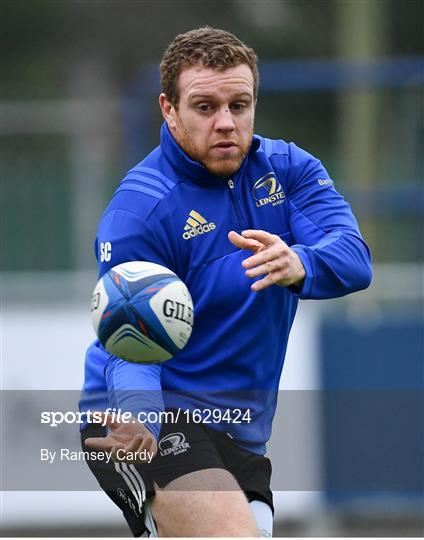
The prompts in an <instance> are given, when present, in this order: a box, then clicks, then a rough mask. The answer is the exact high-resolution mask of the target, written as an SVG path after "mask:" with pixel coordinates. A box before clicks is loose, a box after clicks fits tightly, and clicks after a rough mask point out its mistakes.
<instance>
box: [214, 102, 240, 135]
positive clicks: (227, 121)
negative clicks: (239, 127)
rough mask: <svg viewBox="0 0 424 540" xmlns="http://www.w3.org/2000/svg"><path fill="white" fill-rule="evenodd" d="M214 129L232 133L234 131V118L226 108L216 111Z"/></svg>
mask: <svg viewBox="0 0 424 540" xmlns="http://www.w3.org/2000/svg"><path fill="white" fill-rule="evenodd" d="M215 129H216V130H217V131H233V130H234V129H235V123H234V118H233V115H232V114H231V111H230V109H229V108H228V107H222V108H220V109H219V110H218V111H217V116H216V120H215Z"/></svg>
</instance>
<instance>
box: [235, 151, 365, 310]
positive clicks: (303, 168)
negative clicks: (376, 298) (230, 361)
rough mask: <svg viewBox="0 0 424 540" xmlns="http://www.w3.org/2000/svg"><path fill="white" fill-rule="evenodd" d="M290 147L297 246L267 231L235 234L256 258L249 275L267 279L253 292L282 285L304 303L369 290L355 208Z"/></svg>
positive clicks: (293, 227) (289, 190) (292, 222)
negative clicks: (303, 300) (353, 212)
mask: <svg viewBox="0 0 424 540" xmlns="http://www.w3.org/2000/svg"><path fill="white" fill-rule="evenodd" d="M289 147H290V154H289V157H288V158H289V159H290V163H289V166H288V167H287V170H288V173H287V178H286V189H287V193H286V196H287V204H289V205H290V228H291V233H292V235H293V237H294V239H295V242H296V244H294V245H292V246H291V247H289V246H287V245H286V244H285V243H284V242H283V241H282V240H281V239H280V238H279V237H278V236H276V235H272V234H269V233H266V232H264V231H243V236H240V235H238V234H237V233H235V232H233V231H232V232H231V233H230V235H229V239H230V240H231V241H232V242H233V243H234V244H235V245H236V246H237V247H240V248H241V249H249V250H251V251H253V252H254V255H253V256H251V257H249V258H248V259H245V260H244V261H243V266H244V267H245V268H246V269H247V270H246V275H247V276H248V277H258V276H260V275H263V274H266V276H265V277H264V278H263V279H261V280H259V281H256V282H255V283H254V284H253V285H252V289H253V290H261V289H263V288H265V287H268V286H270V285H273V284H276V285H280V286H284V287H287V286H288V287H290V288H291V290H292V292H294V293H295V294H298V296H299V297H300V298H315V299H322V298H335V297H338V296H343V295H346V294H349V293H351V292H355V291H358V290H361V289H365V288H366V287H368V285H369V284H370V282H371V262H370V253H369V250H368V247H367V245H366V244H365V242H364V241H363V240H362V237H361V234H360V232H359V228H358V224H357V222H356V220H355V218H354V216H353V214H352V211H351V209H350V206H349V205H348V204H347V203H346V201H345V200H344V199H343V197H342V196H341V195H340V194H339V193H337V191H336V190H335V188H334V185H333V181H332V180H331V179H330V178H329V176H328V173H327V171H326V170H325V169H324V167H323V166H322V165H321V163H320V161H319V160H317V159H316V158H314V157H313V156H311V155H310V154H308V153H307V152H305V151H303V150H301V149H299V148H297V147H296V146H295V145H293V144H290V145H289ZM273 158H274V159H280V160H283V159H287V156H286V155H285V156H280V155H278V156H273ZM279 165H280V166H281V163H280V164H279ZM275 168H278V167H275Z"/></svg>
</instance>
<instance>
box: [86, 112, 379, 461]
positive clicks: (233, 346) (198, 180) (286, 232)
mask: <svg viewBox="0 0 424 540" xmlns="http://www.w3.org/2000/svg"><path fill="white" fill-rule="evenodd" d="M244 229H262V230H265V231H267V232H269V233H272V234H276V235H279V236H280V238H282V239H283V240H284V242H286V243H287V244H288V245H289V246H291V248H292V249H293V250H294V251H295V252H296V253H297V254H298V255H299V257H300V259H301V261H302V263H303V266H304V267H305V271H306V277H305V280H304V284H303V287H302V290H301V291H295V290H292V288H290V287H289V288H285V287H279V286H275V285H274V286H271V287H268V288H267V289H265V290H263V291H260V292H258V293H256V292H253V291H252V290H251V288H250V286H251V283H252V280H251V279H249V278H247V277H246V276H245V270H244V269H243V267H242V266H241V263H242V261H243V260H244V259H245V258H246V257H248V256H249V255H251V252H250V251H244V250H239V249H238V248H236V247H235V246H234V245H233V244H232V243H231V242H230V241H229V240H228V238H227V234H228V232H229V231H230V230H235V231H236V232H239V233H240V232H241V231H243V230H244ZM106 242H109V244H110V255H109V256H108V257H106V259H109V260H107V261H106V260H104V259H105V257H104V246H105V244H106ZM109 244H108V248H109ZM95 251H96V258H97V261H98V264H99V277H101V276H102V275H103V274H104V273H105V272H107V271H108V270H109V269H110V268H112V267H113V266H115V265H117V264H120V263H122V262H126V261H132V260H144V261H151V262H155V263H158V264H161V265H163V266H166V267H168V268H170V269H171V270H172V271H174V272H175V273H176V274H177V275H178V276H179V277H180V278H181V279H182V280H183V281H184V282H185V284H186V285H187V287H188V289H189V291H190V293H191V296H192V298H193V303H194V307H195V318H194V327H193V332H192V335H191V338H190V340H189V342H188V345H187V346H186V347H185V349H184V350H182V351H181V352H179V353H178V354H177V355H176V356H175V357H174V358H172V359H171V360H169V361H168V362H165V363H164V364H162V365H157V364H148V365H145V364H143V365H142V364H132V363H129V362H126V361H124V360H121V359H119V358H117V357H114V356H112V355H110V354H109V353H108V352H106V351H105V350H104V349H103V347H102V346H101V345H100V344H99V342H98V341H96V342H94V343H93V344H92V345H91V347H90V348H89V349H88V351H87V356H86V363H85V382H84V388H83V393H82V398H81V401H80V409H81V410H82V411H87V410H88V409H90V410H92V411H93V410H105V409H106V408H107V407H115V408H116V409H118V408H121V409H122V411H131V412H132V413H133V414H134V416H137V414H138V413H139V412H140V411H145V412H146V413H147V412H149V411H160V410H162V409H163V408H164V407H165V406H171V407H175V406H181V407H184V408H189V409H195V408H199V409H208V408H209V409H216V408H217V407H218V408H219V409H221V410H223V411H225V410H227V409H230V410H233V409H241V410H242V411H245V410H246V409H249V414H250V415H251V422H241V423H236V422H228V421H224V422H221V423H211V424H210V427H211V428H213V429H218V430H225V431H226V432H228V433H229V434H230V436H231V437H232V438H233V439H234V441H235V442H236V443H237V444H238V445H240V446H241V447H243V448H246V449H248V450H250V451H252V452H255V453H258V454H263V453H264V452H265V443H266V441H267V440H268V439H269V437H270V435H271V424H272V419H273V416H274V413H275V407H276V400H277V391H278V386H279V380H280V376H281V371H282V368H283V363H284V357H285V353H286V348H287V341H288V337H289V332H290V328H291V325H292V323H293V319H294V316H295V313H296V308H297V303H298V299H299V298H302V299H310V298H313V299H321V298H334V297H338V296H343V295H345V294H348V293H351V292H354V291H357V290H360V289H364V288H366V287H367V286H368V285H369V283H370V281H371V264H370V254H369V250H368V248H367V246H366V244H365V243H364V241H363V240H362V237H361V235H360V232H359V229H358V225H357V222H356V220H355V218H354V216H353V214H352V212H351V209H350V206H349V205H348V204H347V203H346V202H345V200H344V199H343V197H342V196H341V195H340V194H339V193H338V192H337V191H336V190H335V188H334V185H333V181H332V180H331V179H330V178H329V175H328V173H327V171H326V170H325V169H324V167H323V166H322V164H321V162H320V161H319V160H317V159H316V158H314V157H313V156H312V155H310V154H308V153H307V152H305V151H304V150H302V149H300V148H298V147H297V146H296V145H295V144H294V143H286V142H284V141H282V140H270V139H266V138H263V137H260V136H258V135H255V136H254V137H253V141H252V145H251V148H250V151H249V153H248V155H247V156H246V158H245V159H244V161H243V163H242V165H241V167H240V169H239V170H238V171H237V172H236V173H235V174H234V175H233V176H232V177H231V179H229V178H227V179H224V178H219V177H216V176H214V175H212V174H211V173H210V172H209V171H208V170H207V169H206V168H205V167H203V166H202V165H201V164H200V163H198V162H195V161H193V160H191V159H190V158H189V157H188V156H187V154H185V153H184V152H183V150H182V149H181V148H180V147H179V146H178V144H177V143H176V141H175V140H174V138H173V137H172V135H171V133H170V131H169V129H168V127H167V125H166V123H164V125H163V127H162V130H161V142H160V146H158V147H157V148H156V149H155V150H153V152H152V153H151V154H149V155H148V156H147V157H146V158H145V159H144V160H143V161H142V162H141V163H139V164H138V165H136V166H135V167H134V168H133V169H131V170H130V171H129V172H128V174H127V175H126V176H125V178H124V179H123V181H122V182H121V184H120V186H119V187H118V189H117V190H116V192H115V194H114V195H113V197H112V200H111V201H110V203H109V205H108V206H107V208H106V210H105V212H104V214H103V216H102V218H101V220H100V224H99V229H98V234H97V238H96V241H95ZM166 390H178V391H180V393H178V394H176V393H173V392H170V393H167V392H166ZM181 393H184V395H181ZM146 425H147V427H148V428H149V429H150V430H151V431H152V432H153V433H154V435H155V436H156V437H158V435H159V430H160V424H159V422H146Z"/></svg>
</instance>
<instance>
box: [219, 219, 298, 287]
mask: <svg viewBox="0 0 424 540" xmlns="http://www.w3.org/2000/svg"><path fill="white" fill-rule="evenodd" d="M228 238H229V240H230V241H231V242H232V243H233V244H234V245H235V246H237V247H239V248H240V249H250V250H251V251H253V255H252V256H250V257H248V258H247V259H244V261H243V262H242V266H243V267H244V268H245V269H246V276H247V277H248V278H250V279H254V278H258V277H261V276H264V277H262V279H260V280H258V281H255V282H254V283H253V284H252V285H251V289H252V290H253V291H260V290H262V289H265V288H266V287H269V286H271V285H279V286H281V287H288V286H289V285H293V284H301V283H302V280H303V279H304V277H305V269H304V267H303V264H302V262H301V260H300V259H299V256H298V255H297V254H296V253H295V252H294V251H293V250H292V249H290V247H289V246H288V245H287V244H286V243H285V242H284V241H283V240H282V239H281V238H280V237H279V236H278V235H276V234H271V233H268V232H266V231H261V230H255V229H248V230H245V231H243V232H242V233H241V234H238V233H236V232H235V231H231V232H230V233H229V234H228Z"/></svg>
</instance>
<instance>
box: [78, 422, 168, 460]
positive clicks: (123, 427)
mask: <svg viewBox="0 0 424 540" xmlns="http://www.w3.org/2000/svg"><path fill="white" fill-rule="evenodd" d="M101 421H102V424H103V425H106V426H107V427H108V434H107V435H106V437H89V438H88V439H85V445H86V446H88V448H96V449H97V450H106V451H108V452H111V453H112V459H113V460H114V461H119V462H122V461H123V462H124V463H148V462H150V461H151V458H152V457H153V456H155V455H156V452H157V450H158V446H157V442H156V439H155V437H154V436H153V435H152V433H151V432H150V431H149V430H148V429H147V428H146V426H145V425H144V424H142V423H140V422H139V421H138V420H137V419H136V418H134V417H131V418H130V419H129V421H128V422H127V421H126V422H122V421H114V420H112V417H111V416H110V415H108V414H107V413H101ZM118 450H119V455H117V452H118ZM147 453H149V455H150V456H151V457H150V459H148V458H143V457H142V456H144V455H146V454H147Z"/></svg>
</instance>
